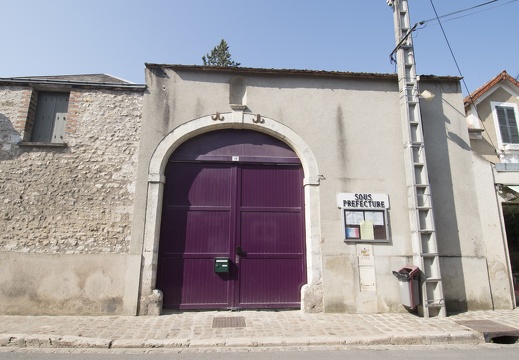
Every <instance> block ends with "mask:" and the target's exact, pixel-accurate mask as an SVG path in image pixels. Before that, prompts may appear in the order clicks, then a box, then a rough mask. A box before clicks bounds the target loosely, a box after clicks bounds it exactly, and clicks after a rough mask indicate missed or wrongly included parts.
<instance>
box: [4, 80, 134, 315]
mask: <svg viewBox="0 0 519 360" xmlns="http://www.w3.org/2000/svg"><path fill="white" fill-rule="evenodd" d="M30 91H31V88H22V87H11V86H6V87H1V88H0V146H1V149H0V204H1V206H0V229H2V230H1V231H0V256H1V258H2V260H1V261H0V273H1V275H0V289H1V290H0V304H1V305H0V313H10V314H100V313H102V314H109V313H113V314H115V313H123V312H126V313H128V312H129V313H131V312H132V310H131V308H132V307H133V308H134V307H135V305H133V306H132V305H128V300H127V299H125V296H127V292H128V286H127V284H126V279H127V273H126V270H127V265H126V264H127V263H132V264H134V265H133V266H136V267H137V269H138V268H139V266H140V263H139V262H135V261H134V260H135V259H133V258H131V259H130V257H128V255H126V254H127V253H128V249H129V244H130V237H131V223H132V218H133V203H134V193H135V174H136V167H137V155H138V143H139V138H140V132H141V115H142V92H123V91H114V90H107V89H99V90H95V89H80V88H73V89H72V90H71V93H70V102H69V113H68V115H67V119H68V120H69V123H67V130H66V135H65V139H64V140H65V143H66V146H61V147H55V146H33V145H31V144H25V143H21V139H22V136H23V134H22V133H23V127H22V128H21V127H20V123H22V124H23V122H24V121H25V120H26V119H25V118H24V116H26V114H27V98H30ZM137 271H138V270H137ZM131 301H133V302H134V303H135V302H136V299H133V300H130V302H131ZM128 309H130V310H129V311H128ZM133 312H134V310H133Z"/></svg>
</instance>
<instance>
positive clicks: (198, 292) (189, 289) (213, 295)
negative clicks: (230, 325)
mask: <svg viewBox="0 0 519 360" xmlns="http://www.w3.org/2000/svg"><path fill="white" fill-rule="evenodd" d="M213 259H214V257H212V256H210V257H205V258H203V257H202V258H200V257H197V258H193V259H191V258H185V259H184V260H183V261H184V266H183V272H184V276H183V277H182V285H181V286H180V289H181V293H182V295H181V296H182V298H181V302H180V306H179V307H180V308H181V309H182V308H186V309H196V308H226V307H229V306H231V303H230V296H229V295H230V294H229V290H230V289H229V286H230V284H231V282H230V281H229V275H228V274H215V273H214V267H213V266H214V265H213V263H214V260H213Z"/></svg>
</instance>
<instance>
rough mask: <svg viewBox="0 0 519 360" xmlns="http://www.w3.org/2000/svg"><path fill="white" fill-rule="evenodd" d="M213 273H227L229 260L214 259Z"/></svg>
mask: <svg viewBox="0 0 519 360" xmlns="http://www.w3.org/2000/svg"><path fill="white" fill-rule="evenodd" d="M214 272H215V273H228V272H229V258H223V257H217V258H214Z"/></svg>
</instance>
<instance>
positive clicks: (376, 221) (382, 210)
mask: <svg viewBox="0 0 519 360" xmlns="http://www.w3.org/2000/svg"><path fill="white" fill-rule="evenodd" d="M337 207H338V208H339V209H341V213H342V223H343V227H344V241H351V242H369V243H372V242H389V231H388V219H387V210H388V209H389V196H388V195H387V194H372V193H337Z"/></svg>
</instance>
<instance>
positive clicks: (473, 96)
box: [463, 70, 519, 107]
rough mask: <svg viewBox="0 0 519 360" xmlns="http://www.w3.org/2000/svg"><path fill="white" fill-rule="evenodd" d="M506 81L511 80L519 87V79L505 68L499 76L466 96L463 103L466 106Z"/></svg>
mask: <svg viewBox="0 0 519 360" xmlns="http://www.w3.org/2000/svg"><path fill="white" fill-rule="evenodd" d="M504 81H510V82H511V83H512V84H513V85H515V86H517V87H518V88H519V81H517V80H516V79H514V78H513V77H512V76H510V75H509V74H508V73H507V72H506V70H503V71H501V72H500V73H499V74H498V75H497V76H495V77H494V78H492V79H490V80H489V81H487V82H486V83H485V84H484V85H483V86H480V87H479V88H478V89H476V91H474V92H472V93H470V94H469V95H468V96H466V97H465V99H463V104H464V105H465V107H466V106H468V105H470V104H471V103H473V102H475V101H476V100H477V99H479V98H480V97H481V96H483V95H484V94H485V93H486V92H488V91H489V90H490V89H491V88H492V87H494V86H495V85H497V84H499V83H502V82H504Z"/></svg>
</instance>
